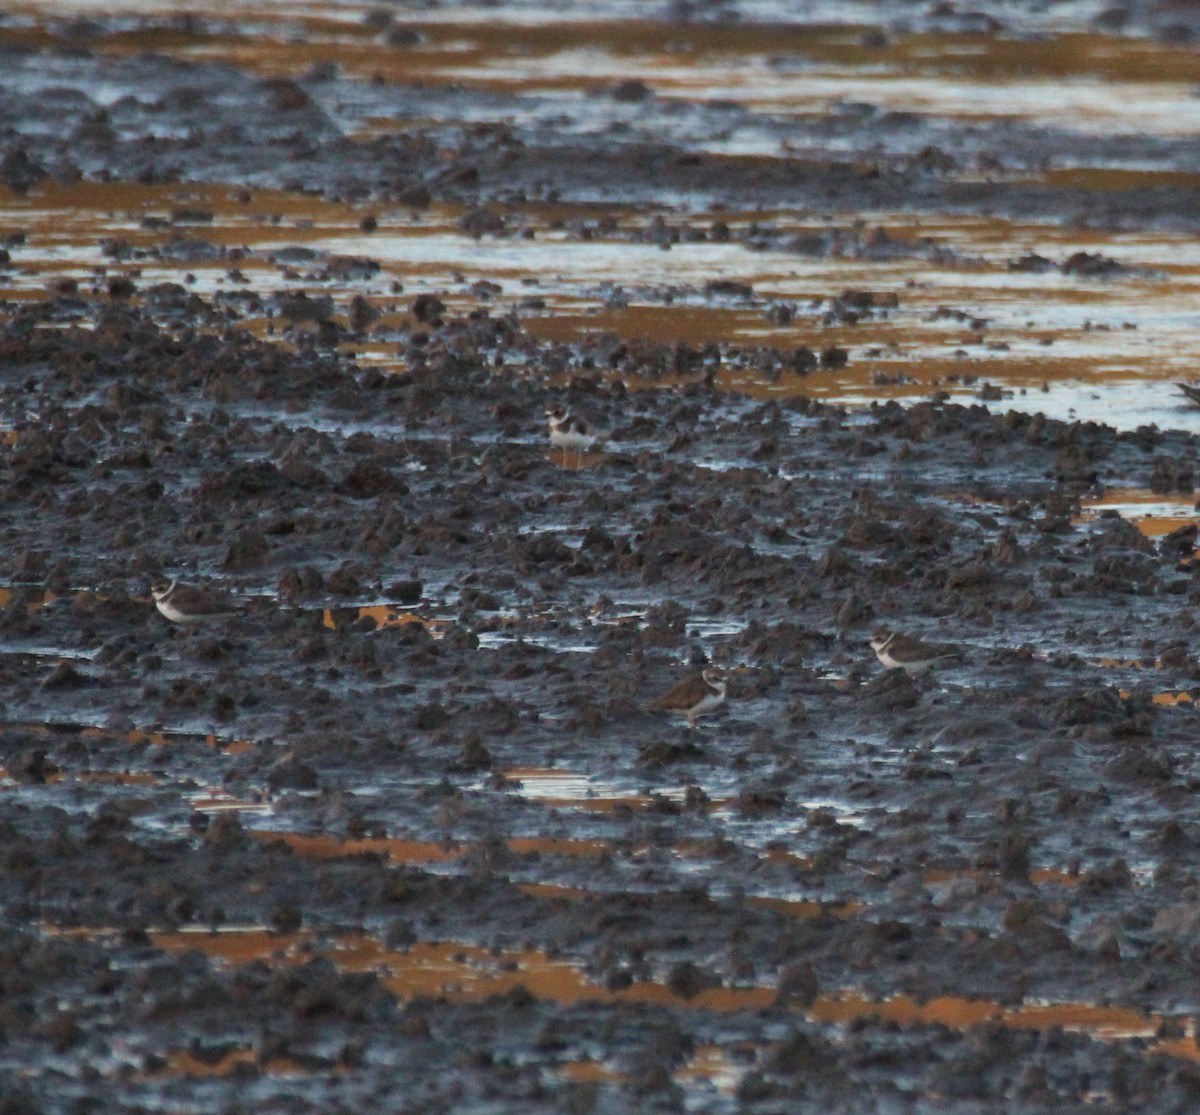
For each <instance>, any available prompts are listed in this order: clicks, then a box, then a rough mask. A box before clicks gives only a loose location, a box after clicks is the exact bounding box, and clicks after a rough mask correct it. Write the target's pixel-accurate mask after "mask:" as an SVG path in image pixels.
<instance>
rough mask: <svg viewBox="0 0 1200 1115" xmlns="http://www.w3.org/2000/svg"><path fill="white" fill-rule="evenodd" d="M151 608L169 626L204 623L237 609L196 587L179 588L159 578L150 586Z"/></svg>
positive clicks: (225, 598) (223, 598) (219, 595)
mask: <svg viewBox="0 0 1200 1115" xmlns="http://www.w3.org/2000/svg"><path fill="white" fill-rule="evenodd" d="M150 595H151V596H153V597H154V606H155V607H156V608H157V609H158V610H159V611H160V612H161V613H162V614H163V615H164V616H166V618H167V619H169V620H170V621H171V622H172V623H182V624H192V623H205V622H206V621H208V620H213V619H223V618H224V617H226V616H234V615H237V613H238V611H239V608H238V606H237V604H236V603H235V602H234V601H233V600H231V599H230V598H229V597H228V596H226V595H224V594H223V593H220V592H214V591H213V590H212V589H207V588H199V587H198V586H196V585H181V584H180V583H179V582H178V581H176V580H167V579H166V578H165V577H159V578H158V579H156V580H155V581H154V583H153V584H152V585H151V586H150Z"/></svg>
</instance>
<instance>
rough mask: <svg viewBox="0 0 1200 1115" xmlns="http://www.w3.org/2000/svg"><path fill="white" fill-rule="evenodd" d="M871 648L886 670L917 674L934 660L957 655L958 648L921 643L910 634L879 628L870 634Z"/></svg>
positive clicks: (937, 660)
mask: <svg viewBox="0 0 1200 1115" xmlns="http://www.w3.org/2000/svg"><path fill="white" fill-rule="evenodd" d="M871 649H872V650H873V651H874V652H875V655H876V657H877V658H878V659H879V661H880V662H882V663H883V665H884V668H885V669H888V670H903V671H904V672H905V673H906V674H919V673H923V672H924V671H925V670H928V669H931V668H932V667H933V665H934V663H935V662H949V661H951V660H952V659H954V658H958V657H959V653H958V648H957V647H952V646H946V645H944V644H941V643H923V642H921V640H920V639H914V638H912V636H911V635H901V634H900V633H899V632H898V631H889V630H888V629H887V628H886V627H881V628H879V630H878V631H876V632H875V634H874V635H872V636H871Z"/></svg>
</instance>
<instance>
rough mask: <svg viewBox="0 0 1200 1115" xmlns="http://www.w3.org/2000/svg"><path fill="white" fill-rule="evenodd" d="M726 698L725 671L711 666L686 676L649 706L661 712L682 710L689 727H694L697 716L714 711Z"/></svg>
mask: <svg viewBox="0 0 1200 1115" xmlns="http://www.w3.org/2000/svg"><path fill="white" fill-rule="evenodd" d="M724 700H725V672H724V671H723V670H718V669H716V667H714V666H709V667H707V668H706V669H703V670H701V671H700V673H698V674H693V675H692V676H691V677H690V678H684V680H683V681H681V682H680V683H679V684H678V685H676V686H675V687H674V688H673V689H669V690H668V691H667V692H666V693H664V694H663V695H662V696H661V697H659V698H658V699H657V700H655V701H651V702H650V704H649V706H648V707H649V708H651V709H654V710H655V711H660V712H681V713H683V715H684V716H686V717H687V722H688V727H689V728H694V727H695V726H696V717H697V716H703V715H704V714H705V713H706V712H712V710H713V709H715V708H716V707H717V706H718V705H719V704H720V703H721V702H722V701H724Z"/></svg>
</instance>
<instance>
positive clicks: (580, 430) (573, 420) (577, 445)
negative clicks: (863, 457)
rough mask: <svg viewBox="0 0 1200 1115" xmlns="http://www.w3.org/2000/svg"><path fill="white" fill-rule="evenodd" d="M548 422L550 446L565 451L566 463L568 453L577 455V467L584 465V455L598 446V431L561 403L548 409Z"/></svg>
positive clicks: (564, 458)
mask: <svg viewBox="0 0 1200 1115" xmlns="http://www.w3.org/2000/svg"><path fill="white" fill-rule="evenodd" d="M546 422H547V424H548V425H549V427H550V444H551V445H553V446H554V447H555V448H556V449H561V450H562V451H563V460H564V462H565V461H566V459H567V453H568V451H570V452H572V453H574V454H575V466H576V467H577V468H578V467H579V465H581V464H582V463H583V454H584V453H585V452H586V451H587V450H589V449H591V448H592V446H593V445H595V444H596V440H597V437H596V431H595V430H594V429H593V428H592V425H591V423H590V422H588V420H587V419H586V418H584V417H582V416H581V415H580V414H578V413H577V412H575V411H573V410H571V409H570V408H568V407H565V406H563V405H562V404H561V403H555V404H554V405H553V406H548V407H547V408H546Z"/></svg>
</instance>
